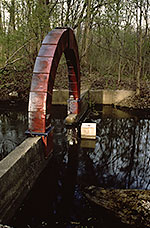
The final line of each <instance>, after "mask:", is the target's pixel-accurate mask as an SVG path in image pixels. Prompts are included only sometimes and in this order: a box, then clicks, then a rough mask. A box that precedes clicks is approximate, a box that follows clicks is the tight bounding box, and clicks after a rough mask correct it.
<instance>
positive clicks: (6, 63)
mask: <svg viewBox="0 0 150 228" xmlns="http://www.w3.org/2000/svg"><path fill="white" fill-rule="evenodd" d="M33 39H35V38H34V37H33V38H31V39H30V40H28V41H27V42H26V43H25V44H23V45H22V46H21V47H19V48H18V49H17V50H16V51H15V52H14V53H13V54H12V55H11V56H10V57H9V58H8V59H7V61H6V62H5V65H8V63H9V61H10V59H12V58H13V57H14V56H15V55H16V54H17V53H18V52H19V51H20V50H21V49H22V48H24V47H25V46H26V45H27V44H28V43H29V42H30V41H31V40H33Z"/></svg>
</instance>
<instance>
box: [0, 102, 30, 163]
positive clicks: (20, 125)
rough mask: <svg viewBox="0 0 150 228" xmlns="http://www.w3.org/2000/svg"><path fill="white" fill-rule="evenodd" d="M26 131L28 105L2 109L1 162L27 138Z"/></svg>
mask: <svg viewBox="0 0 150 228" xmlns="http://www.w3.org/2000/svg"><path fill="white" fill-rule="evenodd" d="M26 129H27V105H26V104H23V105H22V106H20V107H0V160H2V159H3V158H4V157H6V156H7V155H8V154H9V153H10V152H11V151H12V150H13V149H14V148H15V147H16V146H18V145H19V144H20V143H21V142H22V141H23V140H24V139H25V138H26V136H25V134H24V132H25V130H26Z"/></svg>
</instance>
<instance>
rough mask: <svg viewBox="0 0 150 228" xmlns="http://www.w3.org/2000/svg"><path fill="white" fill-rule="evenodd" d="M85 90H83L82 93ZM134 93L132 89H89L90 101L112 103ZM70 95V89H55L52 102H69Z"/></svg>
mask: <svg viewBox="0 0 150 228" xmlns="http://www.w3.org/2000/svg"><path fill="white" fill-rule="evenodd" d="M86 91H87V90H86ZM84 92H85V91H81V94H82V93H83V94H84ZM133 95H134V91H131V90H89V102H94V103H96V104H105V105H112V104H117V103H119V102H120V101H122V100H124V99H125V98H127V97H129V96H133ZM68 97H69V90H53V97H52V104H67V99H68Z"/></svg>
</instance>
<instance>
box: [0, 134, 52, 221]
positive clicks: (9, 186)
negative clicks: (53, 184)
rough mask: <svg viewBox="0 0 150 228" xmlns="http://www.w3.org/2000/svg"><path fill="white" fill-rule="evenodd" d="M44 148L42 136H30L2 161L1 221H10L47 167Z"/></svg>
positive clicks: (0, 178)
mask: <svg viewBox="0 0 150 228" xmlns="http://www.w3.org/2000/svg"><path fill="white" fill-rule="evenodd" d="M43 148H44V147H43V142H42V139H41V138H40V137H30V138H27V139H26V140H25V141H23V143H21V144H20V145H19V146H18V147H16V149H14V150H13V151H12V152H11V153H10V154H9V155H7V156H6V157H5V158H4V159H3V160H2V161H0V223H5V224H6V223H7V222H9V219H11V217H12V216H13V214H14V213H15V211H16V209H17V208H18V207H19V205H20V203H21V202H22V200H23V199H24V198H25V196H26V195H27V193H28V192H29V191H30V190H31V188H32V186H33V184H34V182H35V181H36V179H37V177H38V176H39V174H40V173H41V171H42V170H43V169H44V168H45V167H46V165H47V163H48V161H49V159H45V157H44V152H43V151H44V149H43ZM49 158H50V157H49Z"/></svg>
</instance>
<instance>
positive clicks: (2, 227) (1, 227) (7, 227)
mask: <svg viewBox="0 0 150 228" xmlns="http://www.w3.org/2000/svg"><path fill="white" fill-rule="evenodd" d="M0 228H12V227H10V226H7V225H2V224H0Z"/></svg>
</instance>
